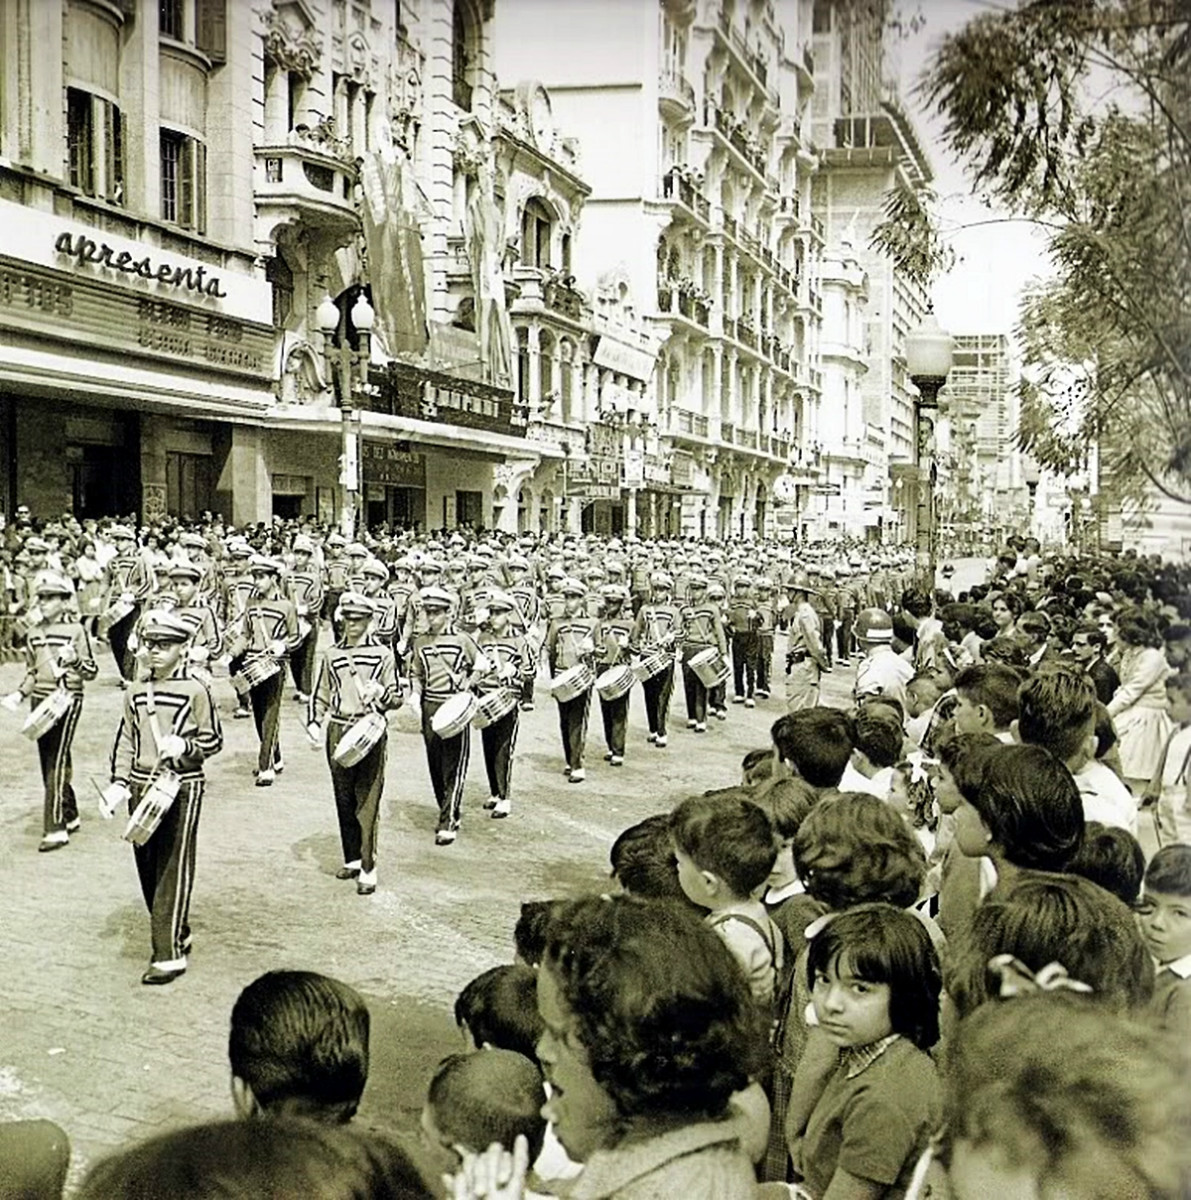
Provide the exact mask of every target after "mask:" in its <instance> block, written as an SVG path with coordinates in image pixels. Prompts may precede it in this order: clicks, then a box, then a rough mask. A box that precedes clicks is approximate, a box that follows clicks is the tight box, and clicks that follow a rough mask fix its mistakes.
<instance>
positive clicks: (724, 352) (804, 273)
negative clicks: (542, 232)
mask: <svg viewBox="0 0 1191 1200" xmlns="http://www.w3.org/2000/svg"><path fill="white" fill-rule="evenodd" d="M558 14H559V10H558V6H557V5H556V4H554V3H552V2H551V0H501V3H500V4H499V6H498V10H497V16H496V27H497V34H496V56H497V70H498V73H499V74H500V75H501V76H502V78H508V79H519V78H538V79H541V80H542V82H543V83H544V84H545V86H546V88H547V90H548V92H549V95H550V97H551V101H552V103H553V110H554V114H555V116H556V117H557V119H558V121H559V123H560V124H561V125H562V126H563V127H564V128H566V129H567V130H568V131H569V132H571V133H573V134H574V135H576V136H577V139H578V142H579V144H580V145H581V146H582V151H583V162H584V178H585V179H586V181H587V182H588V183H589V184H590V187H591V194H590V195H589V196H588V197H587V199H586V201H585V203H584V207H583V232H582V236H581V237H580V238H579V239H578V240H577V241H576V242H575V244H574V246H573V247H572V260H571V261H572V265H573V271H574V274H575V275H576V277H577V278H578V280H580V281H581V282H583V283H593V284H594V283H595V282H596V281H597V280H599V279H601V278H606V277H607V273H608V272H609V270H611V271H612V272H614V273H615V274H616V275H617V276H618V277H619V279H620V282H619V283H618V284H617V291H618V292H619V294H620V295H621V296H622V297H623V298H624V300H625V301H627V302H628V303H631V304H632V305H634V306H635V307H636V309H637V310H638V311H639V312H641V313H643V314H645V315H646V316H647V317H648V320H649V323H650V325H651V326H652V329H653V331H654V334H655V336H656V339H657V341H658V343H660V350H659V352H658V356H657V365H656V368H655V370H654V371H653V374H652V377H651V378H650V379H649V380H648V381H647V384H648V386H647V387H646V388H645V389H644V390H643V392H642V395H641V397H640V401H639V403H640V404H641V405H643V407H641V408H638V409H627V410H623V409H622V413H623V414H624V415H623V416H622V413H618V412H617V411H616V408H615V406H611V407H612V420H611V421H610V422H604V421H597V423H596V425H595V426H593V434H595V432H596V430H597V429H599V428H600V427H601V426H603V425H605V424H608V425H609V426H610V428H611V429H612V430H613V431H615V430H616V429H617V428H618V427H619V426H622V425H623V424H624V420H625V419H627V420H628V422H629V424H630V426H632V425H635V426H636V427H637V428H638V429H641V428H642V427H643V426H644V427H646V428H648V429H649V430H651V431H656V435H657V437H658V443H657V444H658V452H659V454H660V456H661V458H662V459H664V460H665V461H667V462H668V463H669V471H670V473H669V479H668V482H667V481H665V480H661V481H660V483H659V486H655V487H650V486H648V484H649V481H648V480H644V481H642V480H641V476H640V474H636V475H635V477H634V479H633V483H634V484H637V483H641V486H640V487H627V488H626V492H627V493H628V494H629V498H630V499H632V500H633V503H634V505H635V506H636V508H637V510H638V513H639V514H640V518H641V519H642V520H643V521H645V522H646V523H647V527H649V528H652V529H654V530H656V531H658V532H673V533H679V532H681V533H686V534H699V535H717V536H744V535H748V534H752V533H754V532H756V533H767V532H771V531H773V530H774V528H775V525H774V512H773V504H772V501H771V487H772V484H773V481H774V480H775V479H776V478H777V477H778V476H779V475H781V474H784V473H785V472H786V471H787V469H788V467H789V465H790V463H791V461H792V456H793V455H794V454H795V453H796V451H797V449H798V448H799V447H800V446H802V445H803V444H806V443H808V442H809V441H813V437H814V431H815V428H816V425H817V420H818V408H819V391H820V386H821V381H820V378H819V373H818V369H817V357H816V356H817V344H818V327H819V322H820V319H821V313H822V298H821V295H820V292H819V284H818V262H819V251H820V248H821V245H822V228H821V224H820V222H819V221H818V220H817V219H815V218H814V217H812V214H811V208H810V173H811V170H812V169H813V166H814V159H813V157H812V155H811V153H810V146H809V141H808V140H807V136H806V135H807V132H808V128H809V127H808V125H807V124H806V121H807V118H808V117H809V112H808V101H809V97H810V95H811V91H812V89H813V87H814V59H813V56H812V54H811V46H810V24H809V22H810V4H809V3H806V2H803V0H799V2H798V3H787V4H783V5H774V4H773V3H767V2H760V0H754V2H752V3H747V4H746V3H740V2H733V0H663V2H661V3H652V2H646V3H642V0H606V2H604V3H601V4H598V5H597V4H586V5H573V6H568V7H567V8H566V19H565V20H559V19H558ZM603 411H605V412H606V411H607V408H605V409H604V410H603ZM597 436H600V437H603V436H605V435H604V434H598V435H597ZM630 452H631V453H633V454H635V453H636V450H635V449H634V450H631V451H630ZM650 453H651V447H650V444H649V443H647V444H646V445H645V454H646V455H647V456H648V455H649V454H650ZM633 462H634V471H635V470H636V460H635V458H634V459H633ZM625 480H626V484H627V483H628V482H629V476H628V473H627V470H626V474H625ZM634 491H636V492H637V493H638V494H637V496H636V497H635V498H634V497H632V495H631V493H632V492H634Z"/></svg>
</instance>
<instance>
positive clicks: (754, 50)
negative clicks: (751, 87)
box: [716, 9, 777, 105]
mask: <svg viewBox="0 0 1191 1200" xmlns="http://www.w3.org/2000/svg"><path fill="white" fill-rule="evenodd" d="M716 33H718V34H719V36H720V37H721V38H722V39H723V42H724V45H725V46H727V47H728V48H729V49H730V50H731V51H732V53H733V54H734V55H735V57H736V61H737V63H738V64H739V65H740V66H741V67H742V68H743V69H744V70H745V71H746V72H748V74H749V75H751V76H752V77H753V80H754V82H755V83H756V85H757V87H759V88H760V89H761V91H763V92H764V93H765V95H766V97H768V98H769V99H770V100H771V102H772V103H773V104H775V105H776V104H777V95H776V93H775V92H774V90H773V89H772V88H770V87H769V67H768V64H767V63H766V62H765V56H764V55H763V54H762V53H761V51H760V49H759V48H758V47H750V46H749V44H748V41H747V40H746V39H745V36H744V34H743V33H741V32H740V30H739V29H737V28H736V26H735V25H734V24H733V23H732V14H731V13H727V12H724V11H723V10H722V9H721V11H720V13H719V19H718V21H717V22H716Z"/></svg>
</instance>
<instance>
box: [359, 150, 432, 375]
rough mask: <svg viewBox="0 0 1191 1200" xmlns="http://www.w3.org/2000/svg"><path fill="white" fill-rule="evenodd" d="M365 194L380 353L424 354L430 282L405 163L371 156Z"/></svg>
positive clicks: (383, 154) (387, 154)
mask: <svg viewBox="0 0 1191 1200" xmlns="http://www.w3.org/2000/svg"><path fill="white" fill-rule="evenodd" d="M360 184H361V187H362V190H363V193H364V202H363V204H362V205H361V206H360V207H361V213H360V217H361V223H362V225H363V228H364V244H365V245H366V246H367V248H368V278H369V281H370V282H371V284H372V307H373V308H374V309H375V310H376V326H375V331H376V334H377V335H378V336H379V338H380V349H381V350H382V351H383V352H384V353H385V354H387V355H388V356H389V357H392V356H394V355H396V354H400V353H404V354H421V353H422V351H423V350H425V348H426V343H427V341H428V340H429V337H430V333H429V329H428V327H427V325H426V283H425V275H424V271H423V263H422V235H421V230H420V229H419V227H418V220H417V215H416V213H415V212H414V206H413V203H412V200H411V201H410V202H409V203H407V197H406V196H405V191H406V188H407V186H408V180H407V171H406V168H405V164H404V162H403V161H402V160H401V159H400V158H398V157H397V155H396V154H394V153H393V151H392V150H387V151H381V150H378V151H376V152H375V153H372V154H368V155H366V156H365V157H364V159H363V163H362V165H361V167H360Z"/></svg>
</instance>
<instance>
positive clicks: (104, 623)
mask: <svg viewBox="0 0 1191 1200" xmlns="http://www.w3.org/2000/svg"><path fill="white" fill-rule="evenodd" d="M134 608H136V601H134V600H117V601H116V603H115V604H111V605H109V606H108V609H107V611H106V612H105V613H104V614H103V615H102V616H101V617H100V618H99V632H100V633H101V634H106V633H107V632H108V630H109V629H111V628H112V627H113V626H114V625H119V624H120V622H121V621H123V620H124V618H125V617H127V616H128V614H129V613H130V612H132V610H133V609H134Z"/></svg>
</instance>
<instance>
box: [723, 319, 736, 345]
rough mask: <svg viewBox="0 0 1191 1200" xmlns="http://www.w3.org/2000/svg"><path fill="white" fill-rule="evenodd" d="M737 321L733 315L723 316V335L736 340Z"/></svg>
mask: <svg viewBox="0 0 1191 1200" xmlns="http://www.w3.org/2000/svg"><path fill="white" fill-rule="evenodd" d="M736 331H737V322H736V318H735V317H725V318H724V337H728V338H731V339H732V340H733V341H735V340H736Z"/></svg>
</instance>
